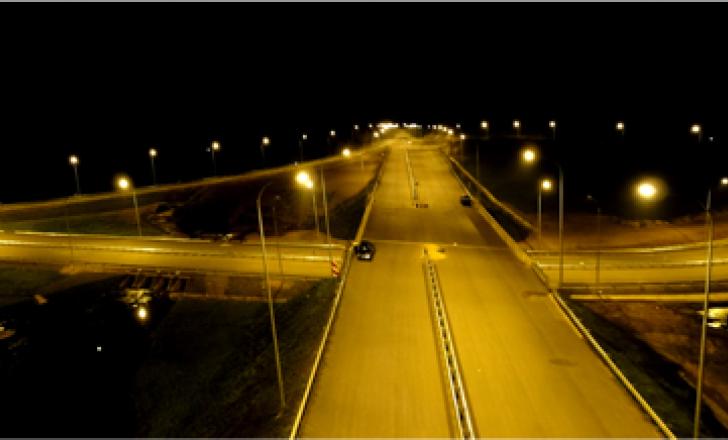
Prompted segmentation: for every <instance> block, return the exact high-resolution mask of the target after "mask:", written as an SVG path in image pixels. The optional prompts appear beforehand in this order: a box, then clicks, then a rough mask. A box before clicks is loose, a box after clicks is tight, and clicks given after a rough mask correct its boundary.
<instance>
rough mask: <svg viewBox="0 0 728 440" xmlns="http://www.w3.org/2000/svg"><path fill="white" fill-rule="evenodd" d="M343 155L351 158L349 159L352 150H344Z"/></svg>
mask: <svg viewBox="0 0 728 440" xmlns="http://www.w3.org/2000/svg"><path fill="white" fill-rule="evenodd" d="M341 155H342V156H344V157H346V158H349V157H351V150H350V149H348V148H344V149H343V150H341Z"/></svg>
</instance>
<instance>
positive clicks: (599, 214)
mask: <svg viewBox="0 0 728 440" xmlns="http://www.w3.org/2000/svg"><path fill="white" fill-rule="evenodd" d="M586 198H587V200H591V201H592V202H594V203H595V204H596V205H597V249H596V255H595V263H594V277H595V286H596V288H597V289H598V288H599V269H600V265H601V256H602V255H601V253H602V252H601V245H602V207H601V205H599V201H598V200H597V199H595V198H594V196H592V195H588V196H586Z"/></svg>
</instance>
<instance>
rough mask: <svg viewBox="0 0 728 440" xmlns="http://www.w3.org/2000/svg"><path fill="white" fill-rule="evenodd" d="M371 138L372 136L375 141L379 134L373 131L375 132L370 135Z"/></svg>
mask: <svg viewBox="0 0 728 440" xmlns="http://www.w3.org/2000/svg"><path fill="white" fill-rule="evenodd" d="M372 136H374V138H375V139H376V138H378V137H379V132H378V131H375V132H374V133H373V134H372Z"/></svg>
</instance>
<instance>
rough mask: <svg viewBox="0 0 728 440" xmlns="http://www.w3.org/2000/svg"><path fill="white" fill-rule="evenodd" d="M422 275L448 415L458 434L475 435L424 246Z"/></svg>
mask: <svg viewBox="0 0 728 440" xmlns="http://www.w3.org/2000/svg"><path fill="white" fill-rule="evenodd" d="M423 268H424V271H425V278H426V279H427V287H428V289H427V290H428V292H429V299H430V301H429V302H430V307H431V309H432V317H433V319H434V326H435V333H436V337H437V340H438V341H439V347H440V355H441V359H442V365H443V367H444V373H445V376H446V378H447V384H448V388H449V390H450V398H451V402H450V403H451V404H452V411H453V412H452V415H453V418H454V419H455V426H457V428H458V437H459V438H464V439H470V438H476V437H477V435H476V433H475V428H474V427H473V419H472V416H471V414H470V408H469V406H468V399H467V396H466V394H467V393H466V392H465V387H464V385H463V380H462V374H461V372H460V364H459V363H458V356H457V350H456V348H455V341H454V340H453V339H452V334H451V331H450V321H449V320H448V318H447V310H446V309H445V300H444V298H443V297H442V291H441V289H440V280H439V279H438V276H437V270H435V265H434V263H433V262H432V260H430V257H429V256H428V255H427V249H425V261H424V263H423Z"/></svg>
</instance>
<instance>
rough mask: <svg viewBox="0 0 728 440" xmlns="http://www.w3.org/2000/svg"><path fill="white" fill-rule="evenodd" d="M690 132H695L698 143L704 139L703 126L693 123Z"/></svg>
mask: <svg viewBox="0 0 728 440" xmlns="http://www.w3.org/2000/svg"><path fill="white" fill-rule="evenodd" d="M690 133H692V134H694V135H695V136H697V138H698V143H700V141H702V140H703V127H701V126H700V125H699V124H693V125H692V126H691V127H690Z"/></svg>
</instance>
